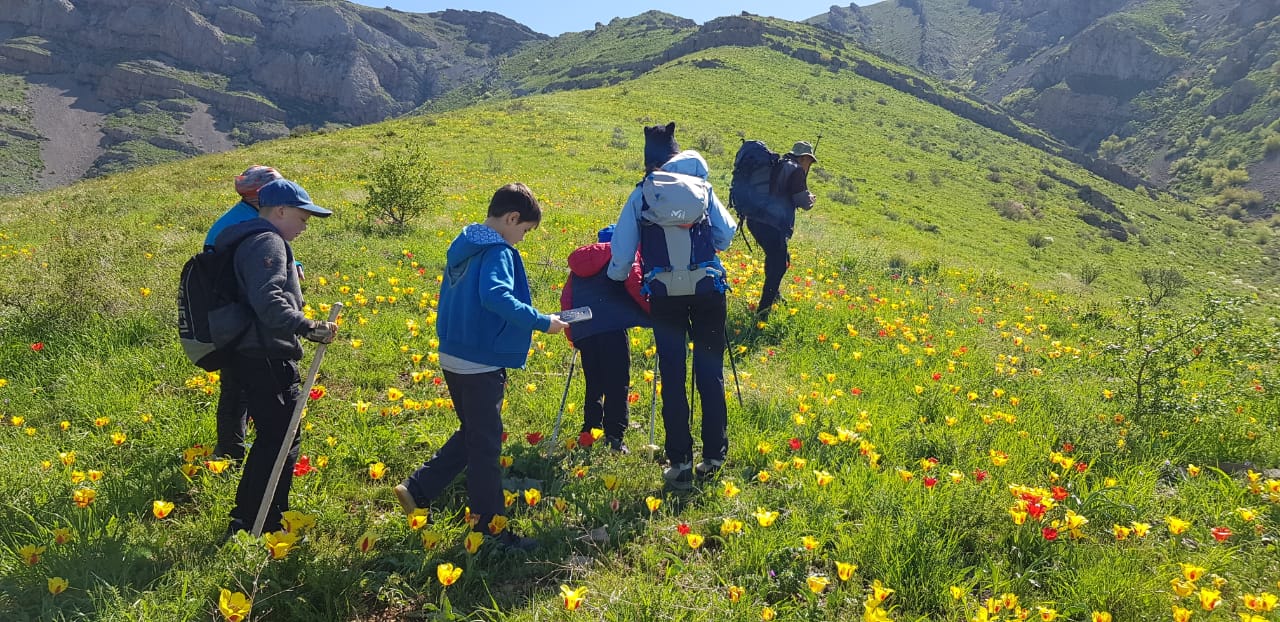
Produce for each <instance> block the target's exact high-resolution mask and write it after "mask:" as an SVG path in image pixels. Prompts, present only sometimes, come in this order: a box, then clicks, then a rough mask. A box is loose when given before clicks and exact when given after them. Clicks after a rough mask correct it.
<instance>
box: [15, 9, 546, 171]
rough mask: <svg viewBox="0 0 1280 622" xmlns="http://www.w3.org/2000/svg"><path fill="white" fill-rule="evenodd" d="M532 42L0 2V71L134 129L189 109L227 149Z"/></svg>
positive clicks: (356, 111)
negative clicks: (55, 89) (74, 93)
mask: <svg viewBox="0 0 1280 622" xmlns="http://www.w3.org/2000/svg"><path fill="white" fill-rule="evenodd" d="M545 38H546V37H545V35H540V34H538V33H535V32H533V31H532V30H530V29H528V28H527V27H525V26H522V25H520V24H518V23H516V22H514V21H511V20H509V19H507V18H505V17H502V16H500V15H497V14H495V13H488V12H475V11H457V10H449V11H442V12H439V13H431V14H411V13H403V12H400V11H395V10H390V9H373V8H367V7H363V6H359V5H355V4H352V3H350V2H345V1H343V0H0V72H5V73H10V74H20V75H23V76H26V79H27V80H28V81H31V82H34V83H41V82H59V83H65V81H66V80H67V79H71V80H73V81H74V82H76V83H77V84H79V85H82V86H84V87H87V88H89V89H91V91H92V92H93V94H94V95H96V97H97V98H99V99H100V100H102V102H104V103H105V104H106V105H107V106H108V107H110V108H114V109H116V110H118V111H126V112H125V113H124V114H120V115H116V116H117V117H119V120H120V123H121V124H124V125H128V124H131V123H132V124H134V125H139V126H140V127H138V128H135V129H139V130H152V129H155V128H154V127H150V126H154V125H156V123H155V121H157V120H156V119H155V118H152V119H151V121H152V122H141V121H138V120H137V119H136V118H134V117H137V116H138V114H134V113H130V112H127V111H129V110H132V109H134V108H136V107H137V106H138V104H140V103H144V102H150V103H151V104H156V105H158V104H160V103H162V102H165V101H170V102H173V101H183V102H186V103H182V104H172V103H171V104H170V105H169V106H168V107H167V108H166V109H164V112H167V113H169V115H170V116H171V117H173V121H174V122H175V123H176V125H177V126H181V125H182V123H183V122H184V120H185V118H184V117H183V109H192V108H193V106H192V105H191V100H195V101H196V102H201V103H203V104H205V105H207V106H208V110H209V113H210V114H211V115H212V116H213V117H214V119H215V120H216V121H217V128H218V130H220V131H223V132H226V133H227V134H229V135H230V136H232V137H233V138H235V139H237V140H238V141H239V142H248V141H251V140H256V139H260V138H266V137H271V136H278V135H282V134H284V133H287V132H289V131H290V130H291V129H292V128H297V127H299V126H307V127H319V126H321V125H325V124H329V123H338V124H361V123H370V122H374V121H380V120H382V119H385V118H388V117H392V116H396V115H399V114H403V113H405V112H408V111H410V110H413V109H414V108H416V107H417V106H419V105H421V104H422V103H423V102H425V101H428V100H430V99H432V98H434V97H438V96H440V95H441V94H443V93H445V92H447V91H449V90H451V89H452V88H454V87H456V86H457V85H458V84H460V83H461V82H463V81H465V80H468V79H470V78H472V77H473V76H475V75H476V74H479V73H482V72H484V71H488V69H489V67H490V66H491V65H492V64H493V63H494V61H495V60H496V59H497V58H498V57H500V56H502V55H504V54H507V53H509V52H511V51H512V50H514V49H517V48H518V47H519V46H521V45H523V44H525V43H526V42H529V41H534V40H538V39H545ZM162 108H163V107H162ZM151 112H152V111H150V110H148V111H147V112H145V113H142V114H143V115H146V114H151ZM158 123H159V125H162V126H169V125H170V124H169V123H168V122H167V121H164V120H163V119H160V120H159V121H158ZM137 133H138V132H136V131H135V132H132V134H137ZM117 135H119V132H109V133H108V138H107V140H106V141H105V143H106V144H104V145H103V147H104V149H106V150H107V151H110V149H111V148H112V147H113V146H114V143H113V142H112V139H111V136H117ZM168 138H172V139H176V140H178V141H179V142H182V140H183V137H182V136H176V137H168ZM162 142H164V141H163V140H153V141H151V143H152V144H153V146H154V145H155V144H157V143H162ZM188 142H189V141H188ZM124 159H125V160H126V161H127V160H128V158H127V157H126V158H124ZM119 160H120V158H118V157H117V158H114V159H113V160H112V161H113V162H118V161H119ZM98 172H103V171H98Z"/></svg>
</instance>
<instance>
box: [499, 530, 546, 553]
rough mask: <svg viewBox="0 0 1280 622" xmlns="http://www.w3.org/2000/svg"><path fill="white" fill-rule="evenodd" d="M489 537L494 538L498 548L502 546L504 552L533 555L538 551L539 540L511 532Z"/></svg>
mask: <svg viewBox="0 0 1280 622" xmlns="http://www.w3.org/2000/svg"><path fill="white" fill-rule="evenodd" d="M488 537H490V538H493V540H494V541H495V542H497V543H498V546H501V547H502V548H503V549H504V550H507V551H513V552H520V553H531V552H533V551H536V550H538V541H537V540H534V539H533V538H526V537H524V536H518V535H516V534H514V533H511V532H510V531H503V532H502V533H500V534H498V535H496V536H488Z"/></svg>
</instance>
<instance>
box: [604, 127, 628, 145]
mask: <svg viewBox="0 0 1280 622" xmlns="http://www.w3.org/2000/svg"><path fill="white" fill-rule="evenodd" d="M629 145H630V143H629V142H628V141H627V132H626V131H625V130H623V129H622V128H620V127H614V128H613V136H612V137H610V138H609V146H610V147H613V148H614V149H626V148H627V147H628V146H629Z"/></svg>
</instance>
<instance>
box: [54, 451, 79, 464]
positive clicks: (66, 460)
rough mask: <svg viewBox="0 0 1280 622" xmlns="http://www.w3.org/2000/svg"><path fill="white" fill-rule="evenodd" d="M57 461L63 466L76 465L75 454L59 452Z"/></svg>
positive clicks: (72, 452)
mask: <svg viewBox="0 0 1280 622" xmlns="http://www.w3.org/2000/svg"><path fill="white" fill-rule="evenodd" d="M58 460H61V461H62V465H63V466H71V465H73V464H75V463H76V452H74V451H60V452H58Z"/></svg>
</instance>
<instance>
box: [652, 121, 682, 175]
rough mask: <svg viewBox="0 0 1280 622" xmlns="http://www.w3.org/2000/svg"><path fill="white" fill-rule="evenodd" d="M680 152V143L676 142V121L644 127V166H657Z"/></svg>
mask: <svg viewBox="0 0 1280 622" xmlns="http://www.w3.org/2000/svg"><path fill="white" fill-rule="evenodd" d="M677 153H680V145H678V144H676V122H675V121H672V122H671V123H668V124H666V125H665V126H662V125H652V126H649V127H646V128H644V167H645V168H646V169H649V168H658V167H659V166H662V165H663V164H666V163H667V160H670V159H671V156H673V155H675V154H677Z"/></svg>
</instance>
